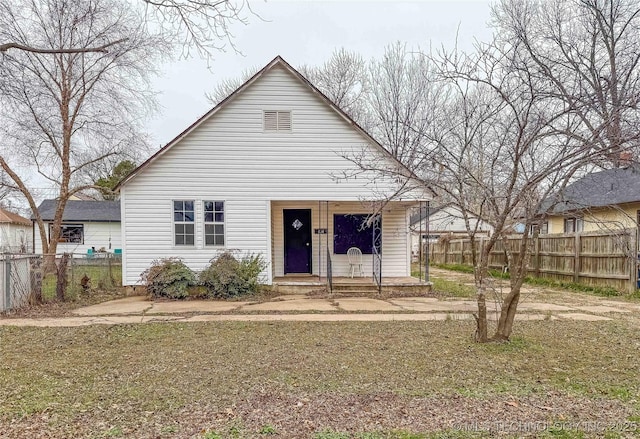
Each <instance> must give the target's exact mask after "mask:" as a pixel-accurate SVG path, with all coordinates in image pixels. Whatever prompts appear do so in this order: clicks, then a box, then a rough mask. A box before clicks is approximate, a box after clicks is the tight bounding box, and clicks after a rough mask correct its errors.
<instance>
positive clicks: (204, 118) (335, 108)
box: [113, 55, 435, 195]
mask: <svg viewBox="0 0 640 439" xmlns="http://www.w3.org/2000/svg"><path fill="white" fill-rule="evenodd" d="M275 66H281V67H283V68H284V69H285V70H287V71H288V72H289V73H291V74H292V75H293V76H294V77H295V78H296V79H298V80H299V81H300V82H301V83H303V84H304V85H305V86H306V87H308V88H309V89H310V90H311V91H312V92H313V93H314V94H316V95H317V96H318V97H319V98H320V99H321V100H322V101H323V102H324V103H325V104H327V105H328V106H329V107H330V108H331V109H332V110H333V111H335V112H336V113H337V114H338V115H339V116H340V117H342V118H343V119H344V120H345V121H346V122H347V123H348V124H350V125H351V126H352V127H353V128H354V129H355V130H356V131H358V132H359V133H360V134H362V135H363V136H364V137H365V139H367V141H368V142H369V143H370V144H371V145H373V147H374V148H376V149H378V150H379V151H380V152H381V153H382V154H383V155H384V156H386V157H387V158H388V159H390V160H391V161H393V162H394V163H395V164H397V165H398V166H399V167H400V168H401V169H402V170H403V171H405V172H406V174H407V177H411V178H414V179H416V180H419V179H418V178H417V177H416V175H415V174H414V173H413V172H412V171H411V170H410V169H409V168H407V167H406V166H405V165H404V164H403V163H402V162H400V161H399V160H398V159H396V158H395V157H394V156H393V155H392V154H391V153H390V152H389V151H387V150H386V149H385V148H384V147H383V146H382V145H381V144H380V143H379V142H378V141H377V140H375V139H374V138H373V137H372V136H371V135H370V134H369V133H367V132H366V131H365V130H364V129H363V128H362V127H361V126H360V125H358V123H357V122H356V121H354V120H353V119H352V118H351V117H350V116H349V115H348V114H347V113H345V112H344V110H342V109H341V108H340V107H338V106H337V105H336V104H335V103H334V102H333V101H332V100H331V99H329V98H328V97H327V96H326V95H325V94H324V93H322V92H321V91H320V90H319V89H318V88H317V87H316V86H315V85H313V84H312V83H311V82H310V81H309V80H308V79H307V78H305V77H304V76H303V75H302V74H301V73H300V72H298V71H297V70H296V69H294V68H293V67H292V66H291V64H289V63H288V62H286V61H285V60H284V59H283V58H282V57H281V56H280V55H278V56H276V57H275V58H274V59H273V60H271V62H269V64H267V65H266V66H264V67H263V68H262V69H261V70H260V71H258V72H257V73H256V74H255V75H253V76H252V77H251V78H249V79H248V80H247V81H246V82H245V83H244V84H242V85H241V86H240V87H238V88H237V89H236V90H235V91H234V92H233V93H231V94H230V95H229V96H227V97H226V98H225V99H223V100H222V101H220V102H219V103H218V104H217V105H216V106H215V107H213V108H212V109H211V110H209V111H208V112H207V113H205V114H204V115H202V116H201V117H200V118H199V119H198V120H196V121H195V122H194V123H193V124H191V125H190V126H189V127H187V128H186V129H185V130H184V131H183V132H181V133H180V134H178V135H177V136H176V137H175V138H174V139H173V140H171V141H170V142H169V143H167V144H166V145H165V146H163V147H162V148H160V150H158V151H157V152H156V153H155V154H153V155H152V156H151V157H149V158H148V159H147V160H146V161H145V162H144V163H142V164H141V165H140V166H138V167H137V168H136V169H134V170H133V171H131V172H130V173H129V175H127V176H126V177H124V178H123V179H122V180H120V182H119V183H118V184H117V185H116V186H115V187H114V189H113V190H114V191H118V190H120V188H121V187H122V186H124V185H126V184H127V183H128V182H129V181H130V180H132V179H133V178H135V177H136V175H138V174H139V173H140V171H142V170H144V169H145V168H146V167H147V166H149V165H150V164H151V163H153V162H154V161H155V160H156V159H158V158H159V157H160V156H162V155H163V154H164V153H166V152H167V151H168V150H169V149H171V148H172V147H173V146H174V145H175V144H177V143H178V142H180V140H182V139H183V138H184V137H186V136H187V135H188V134H189V133H191V132H192V131H194V130H195V129H196V128H198V127H199V126H200V125H202V124H203V123H204V122H206V121H207V120H208V119H209V118H211V117H212V116H213V115H214V114H216V113H217V112H219V111H220V110H221V109H222V108H224V107H225V106H226V105H227V104H228V103H229V102H231V101H232V100H233V99H234V98H235V97H236V96H238V95H239V94H240V93H242V92H243V91H244V90H246V89H247V88H248V87H249V86H251V85H252V84H253V83H254V82H256V81H257V80H258V79H259V78H261V77H262V76H264V74H265V73H266V72H268V71H269V70H271V69H273V68H274V67H275ZM428 189H429V191H430V192H431V193H432V194H433V195H435V193H434V191H433V189H431V188H430V187H429V188H428Z"/></svg>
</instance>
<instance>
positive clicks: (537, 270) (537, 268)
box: [533, 234, 542, 277]
mask: <svg viewBox="0 0 640 439" xmlns="http://www.w3.org/2000/svg"><path fill="white" fill-rule="evenodd" d="M535 245H536V257H535V259H534V261H535V262H534V264H535V265H534V266H533V270H534V273H535V276H536V277H540V265H542V264H541V261H540V246H541V244H540V235H539V234H538V235H537V236H536V244H535Z"/></svg>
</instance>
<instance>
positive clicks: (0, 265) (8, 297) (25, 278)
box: [0, 254, 42, 312]
mask: <svg viewBox="0 0 640 439" xmlns="http://www.w3.org/2000/svg"><path fill="white" fill-rule="evenodd" d="M41 263H42V256H39V255H24V254H18V255H14V254H3V255H0V312H3V311H8V310H11V309H18V308H21V307H23V306H25V305H27V304H28V303H29V302H30V301H31V300H32V299H33V297H34V294H37V292H38V291H39V290H40V287H41V279H42V277H41Z"/></svg>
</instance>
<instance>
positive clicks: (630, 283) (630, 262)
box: [429, 229, 638, 292]
mask: <svg viewBox="0 0 640 439" xmlns="http://www.w3.org/2000/svg"><path fill="white" fill-rule="evenodd" d="M637 239H638V232H637V230H636V229H625V230H620V231H616V232H615V233H613V232H610V231H609V232H581V233H571V234H565V235H543V236H539V237H537V238H532V239H531V240H530V241H529V246H530V247H529V249H530V258H529V266H528V271H529V275H531V276H535V277H540V278H545V279H553V280H557V281H565V282H575V283H581V284H585V285H591V286H598V287H611V288H615V289H616V290H618V291H625V292H633V291H635V290H636V288H637V287H638V262H637V261H638V251H637V249H638V243H637ZM486 240H487V239H486V238H481V239H477V240H476V243H477V250H478V252H480V250H481V248H483V246H484V245H485V242H486ZM519 246H520V237H519V236H514V237H510V238H508V239H507V242H506V248H505V243H504V242H503V241H498V242H497V243H496V244H495V246H494V248H493V249H492V250H491V253H490V254H489V267H490V268H493V269H504V268H506V267H507V265H508V263H507V252H506V250H510V251H511V252H512V254H513V255H514V257H516V256H517V255H518V253H519V252H518V250H519ZM429 257H430V261H431V262H432V263H438V264H462V265H472V262H471V261H472V258H471V241H470V240H469V239H456V240H450V241H446V240H443V241H440V242H438V243H432V244H430V249H429Z"/></svg>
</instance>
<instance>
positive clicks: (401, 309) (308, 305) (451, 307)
mask: <svg viewBox="0 0 640 439" xmlns="http://www.w3.org/2000/svg"><path fill="white" fill-rule="evenodd" d="M565 294H573V293H565ZM589 299H590V300H588V301H584V300H583V301H573V302H572V303H571V304H558V303H549V302H527V301H524V302H523V303H521V304H520V306H519V315H518V319H520V320H556V319H571V320H588V321H601V320H612V318H614V317H615V316H621V315H625V314H631V313H636V312H638V311H640V305H637V304H633V303H629V302H616V301H610V300H605V299H600V298H597V297H592V296H590V297H589ZM569 302H571V301H569ZM475 310H476V303H475V301H473V300H439V299H436V298H433V297H403V298H389V299H386V300H381V299H373V298H368V297H342V298H335V299H318V298H309V297H307V296H304V295H285V296H280V297H276V298H273V299H272V300H270V301H268V302H233V301H212V300H206V301H205V300H192V301H159V302H155V301H151V300H149V299H148V298H146V297H142V296H134V297H127V298H124V299H119V300H113V301H110V302H105V303H101V304H98V305H93V306H88V307H84V308H79V309H77V310H74V311H73V314H74V316H73V317H60V318H39V319H19V318H16V319H13V318H0V326H43V327H44V326H52V327H74V326H86V325H117V324H126V323H150V322H208V321H327V322H329V321H400V320H404V321H406V320H415V321H425V320H447V319H455V320H464V319H471V318H473V317H472V312H475ZM489 311H490V312H491V313H492V314H495V313H497V309H495V307H494V309H491V308H490V309H489Z"/></svg>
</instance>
